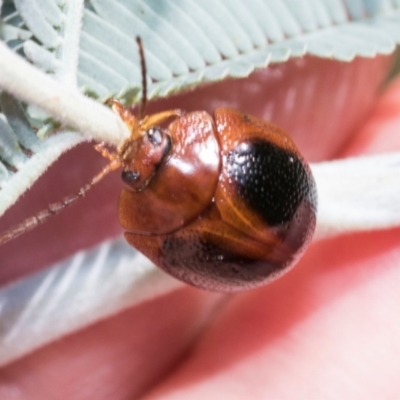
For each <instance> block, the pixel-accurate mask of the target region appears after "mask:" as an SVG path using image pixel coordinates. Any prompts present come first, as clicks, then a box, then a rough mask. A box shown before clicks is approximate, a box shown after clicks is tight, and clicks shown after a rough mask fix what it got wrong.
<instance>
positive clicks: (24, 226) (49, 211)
mask: <svg viewBox="0 0 400 400" xmlns="http://www.w3.org/2000/svg"><path fill="white" fill-rule="evenodd" d="M120 166H121V162H120V160H119V159H118V158H114V159H112V160H111V162H110V163H108V164H107V165H106V166H105V167H104V168H103V169H102V170H101V171H100V172H99V173H98V174H97V175H96V176H95V177H94V178H93V179H92V180H91V181H90V183H88V184H86V185H85V186H83V187H81V188H80V189H79V191H78V193H76V194H74V195H72V196H68V197H65V198H64V199H63V200H61V201H59V202H57V203H53V204H50V205H49V206H48V207H47V208H46V209H44V210H42V211H39V212H38V213H37V214H36V215H34V216H32V217H29V218H27V219H26V220H25V221H24V222H22V223H20V224H18V225H16V226H14V227H13V228H11V229H9V230H7V231H5V232H3V233H1V234H0V245H2V244H4V243H7V242H9V241H10V240H13V239H15V238H16V237H18V236H20V235H22V234H24V233H26V232H29V231H31V230H32V229H34V228H36V227H37V226H39V225H41V224H43V223H44V222H46V221H47V220H48V219H49V218H51V217H52V216H54V215H57V214H58V213H59V212H61V211H62V210H63V209H64V208H66V207H69V206H70V205H72V204H73V203H75V202H76V201H77V200H78V199H80V198H81V197H84V196H85V195H86V193H87V192H88V191H89V190H90V189H91V188H92V187H93V186H94V185H96V184H97V183H99V182H100V181H101V180H102V179H103V178H104V177H105V176H106V175H108V174H109V173H110V172H111V171H114V170H115V169H117V168H119V167H120Z"/></svg>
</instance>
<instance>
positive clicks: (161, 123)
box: [0, 38, 317, 292]
mask: <svg viewBox="0 0 400 400" xmlns="http://www.w3.org/2000/svg"><path fill="white" fill-rule="evenodd" d="M137 43H138V47H139V53H140V60H141V69H142V102H141V106H140V111H139V115H138V116H136V115H135V112H134V111H133V109H132V108H131V107H124V106H123V105H122V104H121V103H120V102H119V101H118V100H116V99H109V100H108V101H107V103H108V104H110V105H111V106H112V108H113V110H114V111H115V112H116V113H117V114H118V115H119V116H120V117H121V118H122V120H123V121H124V122H125V124H126V125H127V126H128V128H129V130H130V132H131V135H130V137H129V138H128V139H127V140H126V141H125V142H124V143H123V144H122V145H121V146H120V147H119V148H118V149H117V151H116V152H112V151H109V150H108V149H107V147H106V145H105V144H104V143H100V144H97V145H96V146H95V148H96V150H98V151H99V152H100V153H101V154H102V155H103V156H104V157H107V158H108V159H109V160H110V163H109V164H108V165H107V166H106V167H105V168H104V169H103V171H101V172H100V173H99V174H98V175H96V176H95V177H94V178H93V179H92V181H91V182H90V183H89V184H87V185H86V186H84V187H83V188H81V190H80V191H79V192H78V193H77V194H76V195H75V196H70V197H68V198H66V199H64V200H63V201H62V202H59V203H55V204H53V205H50V206H49V207H48V208H47V210H44V211H42V212H41V213H39V214H37V215H36V216H35V217H31V218H30V219H29V220H27V221H28V222H27V221H25V222H24V223H23V224H21V225H20V226H18V227H16V228H14V229H12V230H10V231H9V232H6V233H5V234H4V235H2V236H1V237H0V243H4V242H5V241H8V240H10V239H12V238H14V237H16V236H18V235H19V234H21V233H23V232H25V231H27V230H30V229H32V228H33V227H34V226H37V225H38V224H40V223H43V222H44V221H45V220H47V219H48V218H50V217H51V216H52V215H54V214H56V213H58V212H59V211H60V210H62V209H63V208H64V207H66V206H69V205H70V204H72V203H73V202H74V201H76V200H77V199H78V198H79V197H82V196H84V195H85V194H86V192H87V191H88V190H89V189H90V188H91V187H92V186H93V185H95V184H96V183H97V182H99V181H100V180H101V179H102V178H103V177H104V176H105V175H106V174H108V173H109V172H110V171H113V170H115V169H117V168H120V167H121V168H122V180H123V182H124V183H125V188H124V189H123V190H122V192H121V195H120V198H119V202H118V215H119V220H120V223H121V225H122V227H123V228H124V229H125V231H126V232H125V238H126V240H127V241H128V243H129V244H131V245H132V246H133V247H135V248H136V249H137V250H139V251H140V252H142V253H143V254H144V255H145V256H147V257H148V258H150V259H151V260H152V261H153V262H154V263H155V264H156V265H157V266H159V267H160V268H162V269H163V270H165V271H166V272H168V273H169V274H171V275H173V276H175V277H176V278H178V279H180V280H183V281H184V282H186V283H188V284H191V285H194V286H197V287H200V288H203V289H207V290H212V291H221V292H233V291H238V290H244V289H250V288H253V287H257V286H260V285H262V284H264V283H266V282H268V281H270V280H271V279H273V278H276V277H277V276H279V275H281V274H282V273H283V272H285V271H287V270H288V269H289V268H290V267H291V266H292V265H293V264H294V263H295V261H296V260H297V259H298V258H299V257H300V255H301V254H302V253H303V251H304V250H305V248H306V247H307V245H308V243H309V242H310V240H311V238H312V235H313V232H314V229H315V224H316V212H317V193H316V186H315V182H314V179H313V176H312V173H311V170H310V168H309V166H308V165H307V163H306V162H305V160H304V159H303V157H302V156H301V154H300V153H299V151H298V149H297V147H296V145H295V143H294V142H293V140H292V139H291V138H290V136H289V135H287V134H286V133H285V132H284V131H283V130H282V129H280V128H279V127H278V126H276V125H274V124H271V123H269V122H266V121H263V120H261V119H259V118H257V117H254V116H250V115H248V114H245V113H243V112H241V111H237V110H233V109H228V108H220V109H217V110H215V112H214V114H213V115H210V114H208V113H206V112H204V111H197V112H190V113H186V112H184V111H183V110H179V109H176V110H167V111H163V112H160V113H157V114H152V115H145V107H146V102H147V87H146V65H145V58H144V51H143V46H142V42H141V40H140V38H137Z"/></svg>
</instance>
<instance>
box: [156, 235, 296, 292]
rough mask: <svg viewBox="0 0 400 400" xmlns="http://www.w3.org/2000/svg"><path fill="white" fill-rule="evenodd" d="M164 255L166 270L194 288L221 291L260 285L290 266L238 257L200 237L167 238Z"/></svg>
mask: <svg viewBox="0 0 400 400" xmlns="http://www.w3.org/2000/svg"><path fill="white" fill-rule="evenodd" d="M161 253H162V255H163V256H162V261H161V263H162V267H163V269H165V270H166V271H167V272H169V273H170V274H171V275H173V276H175V277H177V278H178V279H181V280H183V281H185V282H187V283H190V284H192V285H195V286H198V287H202V288H205V289H208V290H217V291H235V290H242V289H246V288H251V287H254V286H258V285H260V284H261V283H263V282H264V281H265V280H268V278H271V277H273V276H274V275H275V274H277V273H279V272H280V271H281V270H283V269H284V268H285V267H286V265H287V263H277V262H274V261H272V260H268V259H254V258H251V257H245V256H243V255H239V254H235V253H234V252H233V251H232V250H228V249H225V248H223V247H221V246H219V245H217V244H215V243H212V242H210V241H207V240H205V239H204V238H201V237H199V236H198V235H197V234H194V235H187V236H185V237H179V236H177V237H176V236H168V237H166V238H165V239H164V241H163V244H162V247H161ZM289 261H290V257H288V262H289Z"/></svg>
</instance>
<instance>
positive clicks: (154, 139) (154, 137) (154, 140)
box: [146, 127, 163, 146]
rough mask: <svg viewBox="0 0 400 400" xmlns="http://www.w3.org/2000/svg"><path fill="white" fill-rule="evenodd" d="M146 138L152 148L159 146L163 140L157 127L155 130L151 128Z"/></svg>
mask: <svg viewBox="0 0 400 400" xmlns="http://www.w3.org/2000/svg"><path fill="white" fill-rule="evenodd" d="M146 134H147V137H148V139H149V141H150V143H151V144H152V145H153V146H160V145H161V143H162V140H163V134H162V131H161V128H159V127H155V128H151V129H149V130H148V131H147V132H146Z"/></svg>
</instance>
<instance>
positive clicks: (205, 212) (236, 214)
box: [118, 109, 317, 292]
mask: <svg viewBox="0 0 400 400" xmlns="http://www.w3.org/2000/svg"><path fill="white" fill-rule="evenodd" d="M126 158H129V160H131V161H130V163H126V165H125V167H124V171H123V173H122V174H123V175H122V176H123V180H124V181H125V183H126V184H127V187H126V188H124V189H123V190H122V193H121V195H120V199H119V204H118V212H119V218H120V222H121V224H122V226H123V228H124V229H125V230H126V233H125V238H126V240H127V241H128V242H129V243H130V244H131V245H132V246H133V247H135V248H136V249H137V250H139V251H140V252H142V253H143V254H144V255H146V256H147V257H148V258H150V259H151V260H152V261H153V262H154V263H155V264H156V265H157V266H159V267H160V268H162V269H163V270H165V271H166V272H168V273H169V274H171V275H173V276H175V277H176V278H178V279H181V280H183V281H185V282H187V283H189V284H191V285H194V286H197V287H200V288H204V289H208V290H213V291H224V292H232V291H238V290H244V289H249V288H253V287H257V286H260V285H262V284H264V283H266V282H268V281H270V280H271V279H273V278H275V277H277V276H279V275H281V274H282V273H283V272H285V271H286V270H288V268H289V267H290V266H291V265H293V263H294V262H295V261H296V260H297V259H298V257H299V256H300V255H301V254H302V252H303V251H304V249H305V248H306V246H307V244H308V243H309V242H310V240H311V237H312V235H313V232H314V228H315V222H316V207H317V195H316V188H315V182H314V179H313V177H312V174H311V171H310V168H309V167H308V165H307V164H306V162H305V161H304V160H303V158H302V156H301V155H300V154H299V152H298V150H297V148H296V146H295V144H294V142H293V141H292V139H291V138H290V137H289V136H288V135H287V134H286V133H284V132H283V131H282V130H281V129H280V128H279V127H277V126H275V125H273V124H270V123H268V122H265V121H263V120H261V119H259V118H256V117H253V116H249V115H246V114H244V113H242V112H239V111H236V110H232V109H217V110H216V111H215V112H214V116H213V117H212V116H211V115H209V114H207V113H206V112H191V113H188V114H185V115H182V116H178V117H176V119H174V120H173V121H172V122H171V123H170V124H169V126H168V128H167V129H163V128H161V127H159V126H152V127H151V128H150V129H148V130H147V131H146V132H145V134H144V135H143V136H142V138H141V139H139V140H137V141H136V144H135V146H133V147H132V148H130V149H129V157H126Z"/></svg>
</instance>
